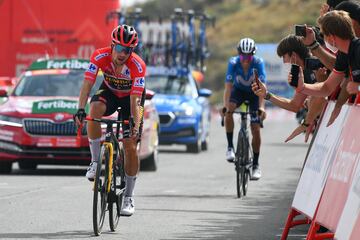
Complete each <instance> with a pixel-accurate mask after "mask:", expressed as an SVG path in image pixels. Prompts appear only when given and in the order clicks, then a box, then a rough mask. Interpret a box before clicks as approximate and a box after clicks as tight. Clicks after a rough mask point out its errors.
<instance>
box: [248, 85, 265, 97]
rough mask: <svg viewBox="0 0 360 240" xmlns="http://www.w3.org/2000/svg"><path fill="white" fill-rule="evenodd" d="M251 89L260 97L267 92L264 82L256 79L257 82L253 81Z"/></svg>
mask: <svg viewBox="0 0 360 240" xmlns="http://www.w3.org/2000/svg"><path fill="white" fill-rule="evenodd" d="M251 89H252V91H253V92H254V93H255V94H256V95H257V96H258V97H262V98H264V97H265V95H266V92H267V88H266V86H265V84H264V83H262V82H261V81H258V82H257V83H256V82H253V84H251Z"/></svg>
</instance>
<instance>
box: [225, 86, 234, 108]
mask: <svg viewBox="0 0 360 240" xmlns="http://www.w3.org/2000/svg"><path fill="white" fill-rule="evenodd" d="M232 87H233V84H232V83H230V82H226V83H225V90H224V99H223V100H224V107H226V109H229V102H230V95H231V89H232Z"/></svg>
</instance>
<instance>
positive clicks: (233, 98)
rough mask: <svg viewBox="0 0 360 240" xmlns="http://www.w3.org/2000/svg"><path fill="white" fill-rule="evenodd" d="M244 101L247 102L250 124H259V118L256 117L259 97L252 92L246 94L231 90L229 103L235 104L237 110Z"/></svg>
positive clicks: (235, 89) (241, 91) (234, 89)
mask: <svg viewBox="0 0 360 240" xmlns="http://www.w3.org/2000/svg"><path fill="white" fill-rule="evenodd" d="M245 100H247V101H249V111H250V122H251V123H260V117H259V115H258V110H259V97H258V96H256V95H255V93H253V92H247V91H243V90H240V89H237V88H235V87H233V88H232V90H231V95H230V102H232V103H235V104H236V107H237V108H238V107H239V106H240V105H241V104H243V102H244V101H245Z"/></svg>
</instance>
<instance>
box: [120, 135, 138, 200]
mask: <svg viewBox="0 0 360 240" xmlns="http://www.w3.org/2000/svg"><path fill="white" fill-rule="evenodd" d="M136 145H137V143H136V140H134V139H133V138H126V139H124V146H125V156H126V158H125V174H126V192H125V197H132V196H133V194H134V188H135V181H136V176H137V174H138V172H139V166H140V161H139V157H138V154H137V150H136Z"/></svg>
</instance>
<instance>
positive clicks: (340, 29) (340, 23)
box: [289, 10, 360, 96]
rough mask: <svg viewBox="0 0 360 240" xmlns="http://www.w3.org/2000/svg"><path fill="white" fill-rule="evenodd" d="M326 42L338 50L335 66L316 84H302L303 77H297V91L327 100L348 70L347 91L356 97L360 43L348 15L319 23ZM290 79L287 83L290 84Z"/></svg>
mask: <svg viewBox="0 0 360 240" xmlns="http://www.w3.org/2000/svg"><path fill="white" fill-rule="evenodd" d="M318 23H319V25H320V28H321V31H322V33H323V34H324V38H325V41H327V42H328V43H330V44H331V45H332V46H334V47H336V48H337V49H339V53H338V54H337V56H336V63H335V66H334V69H333V70H332V72H331V74H330V76H329V77H328V79H327V80H326V81H325V82H322V83H317V84H312V85H310V84H306V83H304V76H303V74H301V72H300V74H299V81H298V85H297V87H296V91H297V92H300V93H304V94H308V95H312V96H328V95H329V94H330V93H331V92H332V91H334V90H335V88H336V87H337V86H338V85H339V84H340V83H341V82H342V80H343V79H344V77H345V73H346V72H347V71H348V69H349V70H350V73H349V78H350V82H349V83H348V85H347V88H346V89H347V90H348V92H349V93H351V94H355V93H358V91H359V82H360V57H359V56H360V40H359V39H358V38H356V37H355V33H354V29H353V25H352V20H351V18H350V16H349V13H347V12H345V11H338V10H334V11H331V12H328V13H326V14H325V15H324V16H322V17H320V18H319V19H318ZM290 80H291V78H290V79H289V81H290Z"/></svg>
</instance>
